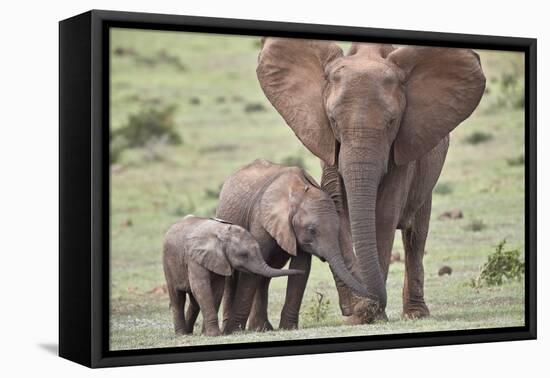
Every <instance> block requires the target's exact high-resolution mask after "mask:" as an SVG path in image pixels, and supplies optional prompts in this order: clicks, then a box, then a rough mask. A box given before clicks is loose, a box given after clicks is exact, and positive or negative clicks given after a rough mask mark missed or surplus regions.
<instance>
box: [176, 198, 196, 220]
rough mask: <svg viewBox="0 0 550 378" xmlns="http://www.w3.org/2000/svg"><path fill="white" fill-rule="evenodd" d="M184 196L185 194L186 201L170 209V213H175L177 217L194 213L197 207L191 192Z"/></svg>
mask: <svg viewBox="0 0 550 378" xmlns="http://www.w3.org/2000/svg"><path fill="white" fill-rule="evenodd" d="M184 196H185V198H184V201H183V202H180V203H178V204H177V205H176V206H174V207H173V208H172V209H171V210H170V211H169V212H170V214H172V215H175V216H177V217H183V216H185V215H188V214H192V213H193V212H194V211H195V210H196V209H197V206H196V204H195V201H194V200H193V198H192V197H191V196H190V195H189V194H185V195H184Z"/></svg>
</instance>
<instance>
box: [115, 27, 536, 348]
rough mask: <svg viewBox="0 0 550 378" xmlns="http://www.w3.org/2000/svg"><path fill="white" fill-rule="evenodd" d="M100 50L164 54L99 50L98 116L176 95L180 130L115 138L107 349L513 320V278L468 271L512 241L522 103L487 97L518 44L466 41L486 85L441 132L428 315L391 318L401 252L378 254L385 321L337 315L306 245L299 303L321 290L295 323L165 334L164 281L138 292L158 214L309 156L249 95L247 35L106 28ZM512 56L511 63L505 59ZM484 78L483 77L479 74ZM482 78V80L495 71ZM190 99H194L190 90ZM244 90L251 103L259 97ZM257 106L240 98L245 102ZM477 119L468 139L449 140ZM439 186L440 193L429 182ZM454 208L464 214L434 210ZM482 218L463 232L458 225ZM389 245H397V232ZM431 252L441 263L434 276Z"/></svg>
mask: <svg viewBox="0 0 550 378" xmlns="http://www.w3.org/2000/svg"><path fill="white" fill-rule="evenodd" d="M111 41H112V44H111V45H112V50H113V51H114V49H116V48H119V47H121V48H125V49H133V50H134V51H136V52H137V53H138V54H139V56H140V57H141V58H140V59H141V60H142V61H143V59H144V58H146V59H147V58H150V59H153V60H154V59H155V57H158V56H160V55H161V54H159V51H161V50H165V51H167V52H169V53H170V55H171V56H172V57H176V58H173V61H176V62H180V63H181V65H183V66H184V67H185V69H181V68H178V67H180V66H178V65H175V64H166V63H158V64H153V65H151V64H143V63H142V62H140V61H137V60H136V59H135V58H134V57H132V56H131V55H122V56H120V55H113V56H112V60H111V69H112V83H111V127H112V129H113V130H117V129H119V128H121V127H123V126H124V125H125V124H126V123H127V120H128V117H129V115H131V114H136V113H138V112H139V111H140V110H141V109H143V108H144V107H147V106H148V105H150V104H151V103H154V104H158V105H159V106H169V105H172V104H174V105H176V106H177V110H176V112H175V114H174V121H175V130H176V131H177V132H178V133H179V135H180V136H181V139H182V140H183V143H182V144H181V145H178V146H170V145H166V146H162V148H163V150H162V153H161V154H160V156H162V158H161V159H155V160H151V159H150V158H148V157H147V156H148V155H147V151H146V150H145V149H143V148H134V149H128V150H124V151H123V152H122V153H121V154H120V156H119V158H118V161H117V164H116V166H115V165H114V166H113V169H112V174H111V177H112V178H111V272H110V274H111V319H110V321H111V330H110V334H111V344H110V345H111V349H114V350H120V349H132V348H153V347H165V346H184V345H201V344H218V343H238V342H252V341H269V340H286V339H303V338H307V339H310V338H323V337H331V336H347V335H349V336H352V335H371V334H386V333H404V332H419V331H437V330H456V329H474V328H488V327H507V326H519V325H522V324H524V314H523V308H524V294H523V293H524V288H523V283H522V282H508V283H506V284H505V285H503V286H499V287H487V288H485V287H483V288H480V289H474V288H472V287H470V285H469V283H470V280H471V279H472V278H474V277H475V276H476V275H477V274H478V272H479V267H480V265H481V264H483V263H484V262H485V261H486V259H487V256H488V255H489V254H490V253H491V252H492V251H494V247H495V245H496V244H497V243H498V242H499V241H500V240H502V239H506V240H507V246H509V247H510V248H519V249H520V251H522V253H523V251H524V222H525V220H524V169H523V165H521V164H510V163H509V160H510V159H515V158H517V156H522V155H521V154H523V152H524V150H523V146H524V138H523V135H524V134H523V127H524V124H523V111H522V110H521V109H519V110H518V109H516V108H513V107H510V108H507V107H503V108H495V105H494V104H495V98H496V97H495V96H498V95H499V90H500V88H501V85H499V84H498V78H500V77H502V74H503V73H505V72H516V71H517V70H518V66H519V67H520V68H521V69H523V68H522V66H521V56H519V55H518V54H514V53H499V52H488V51H480V55H481V60H482V63H483V67H484V70H485V73H486V75H487V77H488V79H489V80H488V85H489V91H488V93H487V94H486V95H485V96H484V98H483V99H482V102H481V104H480V106H479V107H478V109H477V110H476V111H475V112H474V114H473V115H472V116H471V117H470V118H469V119H468V120H467V121H465V122H464V124H463V125H461V126H460V127H458V128H457V129H456V131H454V132H453V133H452V137H451V147H450V150H449V154H448V156H447V161H446V164H445V167H444V169H443V173H442V177H441V179H440V182H441V183H444V184H443V186H445V187H446V188H447V189H448V190H443V189H441V188H443V186H441V187H440V189H439V190H440V191H443V192H445V193H440V194H439V195H435V196H434V200H433V211H432V221H431V225H430V236H429V238H428V242H427V246H426V250H427V254H426V256H425V259H424V261H425V264H424V266H425V276H426V285H425V297H426V301H427V304H428V306H429V307H430V310H431V317H430V318H427V319H422V320H402V319H401V316H400V314H401V306H402V303H401V289H402V283H403V271H404V264H403V263H402V262H396V263H394V264H392V265H391V267H390V273H389V277H388V306H387V314H388V317H389V321H388V322H385V323H378V324H373V325H362V326H346V325H344V322H343V318H342V316H341V315H340V313H339V308H338V298H337V295H336V290H335V288H334V284H333V281H332V276H331V274H330V271H329V269H328V266H327V265H326V264H323V263H321V262H320V261H319V260H317V259H315V260H314V263H313V267H312V271H311V275H310V279H309V282H308V287H307V290H306V294H305V298H304V307H303V308H302V311H303V312H305V311H307V306H308V305H309V303H311V299H312V298H314V297H315V292H316V291H320V292H323V294H324V295H325V298H326V299H328V300H330V308H329V312H328V314H327V317H326V318H325V320H323V321H322V322H321V323H319V324H315V323H314V322H311V321H310V322H308V321H307V320H305V319H302V320H301V323H300V327H301V329H299V330H296V331H275V332H268V333H250V332H245V333H240V334H235V335H231V336H224V337H219V338H208V337H204V336H200V335H199V330H200V328H199V327H200V318H199V321H198V324H197V327H198V328H197V329H196V332H195V334H194V335H193V336H183V337H175V336H174V334H173V330H172V320H171V313H170V310H169V308H168V297H167V295H166V294H158V293H149V291H151V290H152V289H154V288H155V287H157V286H159V285H162V284H163V283H164V276H163V271H162V264H161V245H162V238H163V236H164V233H165V232H166V230H167V229H168V227H169V226H170V225H171V224H172V223H174V222H175V221H177V220H178V219H179V218H181V217H182V216H183V215H185V214H188V213H194V214H196V215H213V214H214V212H215V207H216V196H215V193H216V192H217V191H218V190H219V186H220V184H221V183H222V182H223V181H224V179H225V178H226V177H227V176H228V175H230V174H231V173H232V172H233V171H235V170H236V169H238V168H239V167H241V166H243V165H245V164H247V163H249V162H251V161H252V160H254V159H256V158H265V159H268V160H271V161H274V162H282V161H284V160H287V161H289V160H288V159H292V161H301V162H303V164H304V166H305V168H306V169H307V170H308V171H309V172H310V173H311V174H312V175H313V176H314V177H316V178H319V175H320V167H319V162H318V159H316V158H315V157H314V156H313V155H312V154H311V153H309V152H308V151H307V150H306V149H305V148H304V147H303V146H302V145H301V143H300V142H299V141H298V139H297V138H296V137H295V135H294V134H293V132H292V131H291V130H290V128H288V127H287V126H286V125H285V124H284V121H283V120H282V118H281V117H280V116H279V115H278V113H277V112H276V111H275V110H274V109H273V108H272V106H271V105H270V104H269V102H268V100H267V99H266V98H265V96H264V95H263V93H262V91H261V89H260V86H259V84H258V82H257V80H256V74H255V67H256V61H257V54H258V44H257V39H256V38H248V37H236V36H234V37H230V36H210V35H199V34H185V33H173V32H160V31H159V32H153V31H132V30H115V31H112V35H111ZM514 70H516V71H514ZM493 78H494V79H493ZM495 80H496V81H495ZM196 99H199V101H198V102H199V103H198V104H196V102H197V101H196ZM257 104H261V105H263V108H264V109H263V110H261V107H259V106H257ZM251 106H252V108H254V109H256V110H257V111H246V108H247V107H248V108H249V110H250V108H251ZM474 133H490V134H491V135H492V138H490V139H489V140H486V141H485V142H484V143H482V144H478V145H472V144H469V143H463V141H464V140H465V139H466V138H467V137H468V136H469V135H472V134H474ZM441 194H444V195H441ZM455 208H459V209H461V210H462V212H463V213H464V218H462V219H457V220H438V219H437V218H438V216H439V214H441V213H442V212H444V211H447V210H450V209H455ZM474 221H481V222H482V223H483V225H484V228H482V229H481V230H479V231H476V232H472V231H471V228H469V225H471V224H472V222H474ZM394 249H395V250H397V251H400V253H401V255H402V256H403V247H402V243H401V237H400V235H399V232H398V234H397V236H396V242H395V246H394ZM442 265H448V266H450V267H452V269H453V273H452V275H451V276H442V277H439V276H438V274H437V272H438V270H439V268H440V267H441V266H442ZM285 285H286V279H283V278H278V279H274V280H273V281H272V284H271V290H270V298H269V300H270V306H269V312H270V320H271V322H272V323H273V324H274V325H277V324H278V320H279V312H280V310H281V308H282V303H283V301H284V290H285Z"/></svg>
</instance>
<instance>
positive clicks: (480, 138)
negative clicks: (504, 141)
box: [464, 131, 493, 146]
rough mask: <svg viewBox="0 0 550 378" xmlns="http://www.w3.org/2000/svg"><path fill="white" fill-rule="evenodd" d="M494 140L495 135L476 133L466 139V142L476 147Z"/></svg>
mask: <svg viewBox="0 0 550 378" xmlns="http://www.w3.org/2000/svg"><path fill="white" fill-rule="evenodd" d="M491 139H493V135H492V134H489V133H484V132H483V131H476V132H474V133H472V134H470V135H468V136H467V137H466V139H464V141H465V142H466V143H468V144H472V145H474V146H475V145H476V144H481V143H485V142H488V141H490V140H491Z"/></svg>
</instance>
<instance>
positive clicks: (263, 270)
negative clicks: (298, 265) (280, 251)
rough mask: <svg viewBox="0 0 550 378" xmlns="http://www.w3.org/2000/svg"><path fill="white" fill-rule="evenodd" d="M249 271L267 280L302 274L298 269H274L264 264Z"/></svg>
mask: <svg viewBox="0 0 550 378" xmlns="http://www.w3.org/2000/svg"><path fill="white" fill-rule="evenodd" d="M249 270H250V272H251V273H255V274H258V275H260V276H263V277H269V278H273V277H283V276H294V275H297V274H304V272H303V271H301V270H298V269H275V268H272V267H270V266H269V265H267V264H266V263H263V264H261V265H260V266H259V267H254V268H249Z"/></svg>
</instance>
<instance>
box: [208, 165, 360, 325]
mask: <svg viewBox="0 0 550 378" xmlns="http://www.w3.org/2000/svg"><path fill="white" fill-rule="evenodd" d="M217 216H218V217H221V218H224V219H227V220H229V221H231V222H234V223H235V224H239V225H241V226H243V227H245V228H246V229H247V230H249V231H250V233H251V234H252V235H253V236H254V238H255V239H256V240H257V241H258V243H259V244H260V248H261V251H262V256H263V258H264V259H265V260H266V261H267V262H268V263H269V264H270V265H272V266H274V267H277V268H281V267H283V266H284V265H285V264H286V263H287V261H288V260H289V259H290V267H291V268H296V269H300V270H303V271H304V272H305V274H304V275H301V276H296V277H290V278H289V279H288V285H287V293H286V298H285V304H284V307H283V310H282V311H281V319H280V323H279V328H283V329H294V328H297V327H298V315H299V312H300V306H301V303H302V297H303V295H304V290H305V287H306V283H307V279H308V274H309V270H310V266H311V256H312V255H314V256H317V257H319V258H320V259H321V260H323V261H326V262H328V264H329V266H330V268H331V270H332V272H333V274H334V275H335V276H336V277H338V278H339V279H340V280H341V281H342V282H343V284H345V285H346V286H348V287H349V288H350V289H351V290H353V291H354V292H356V293H357V294H358V295H360V296H363V297H367V296H368V292H367V291H366V289H365V288H364V287H363V285H362V283H361V282H359V281H358V280H357V279H356V278H355V277H354V276H353V275H352V273H351V271H350V270H349V269H348V268H347V267H346V266H345V264H344V259H343V256H342V252H341V250H340V245H339V240H338V235H339V218H338V213H337V211H336V208H335V205H334V202H333V200H332V199H331V198H330V197H329V195H328V194H327V193H325V192H324V191H323V190H321V188H320V187H319V185H318V184H317V183H316V182H315V180H314V179H313V178H312V177H311V176H309V175H308V174H307V173H306V172H305V171H304V170H302V169H301V168H298V167H286V166H283V165H278V164H273V163H271V162H269V161H266V160H256V161H254V162H252V163H251V164H248V165H247V166H245V167H243V168H241V169H239V170H238V171H237V172H235V173H234V174H233V175H231V176H230V177H229V178H228V179H227V180H226V181H225V183H224V185H223V188H222V191H221V193H220V201H219V203H218V208H217ZM229 281H230V282H229V283H228V286H227V289H226V294H225V296H224V324H225V327H224V333H231V332H233V331H234V330H236V329H244V328H245V326H246V323H247V319H248V327H249V329H253V330H271V329H273V326H272V325H271V323H270V322H269V319H268V318H267V307H268V303H267V302H268V286H269V278H267V279H266V278H262V277H258V276H253V275H250V274H246V273H238V275H235V276H234V277H232V278H231V279H230V280H229ZM249 315H250V316H249Z"/></svg>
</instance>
